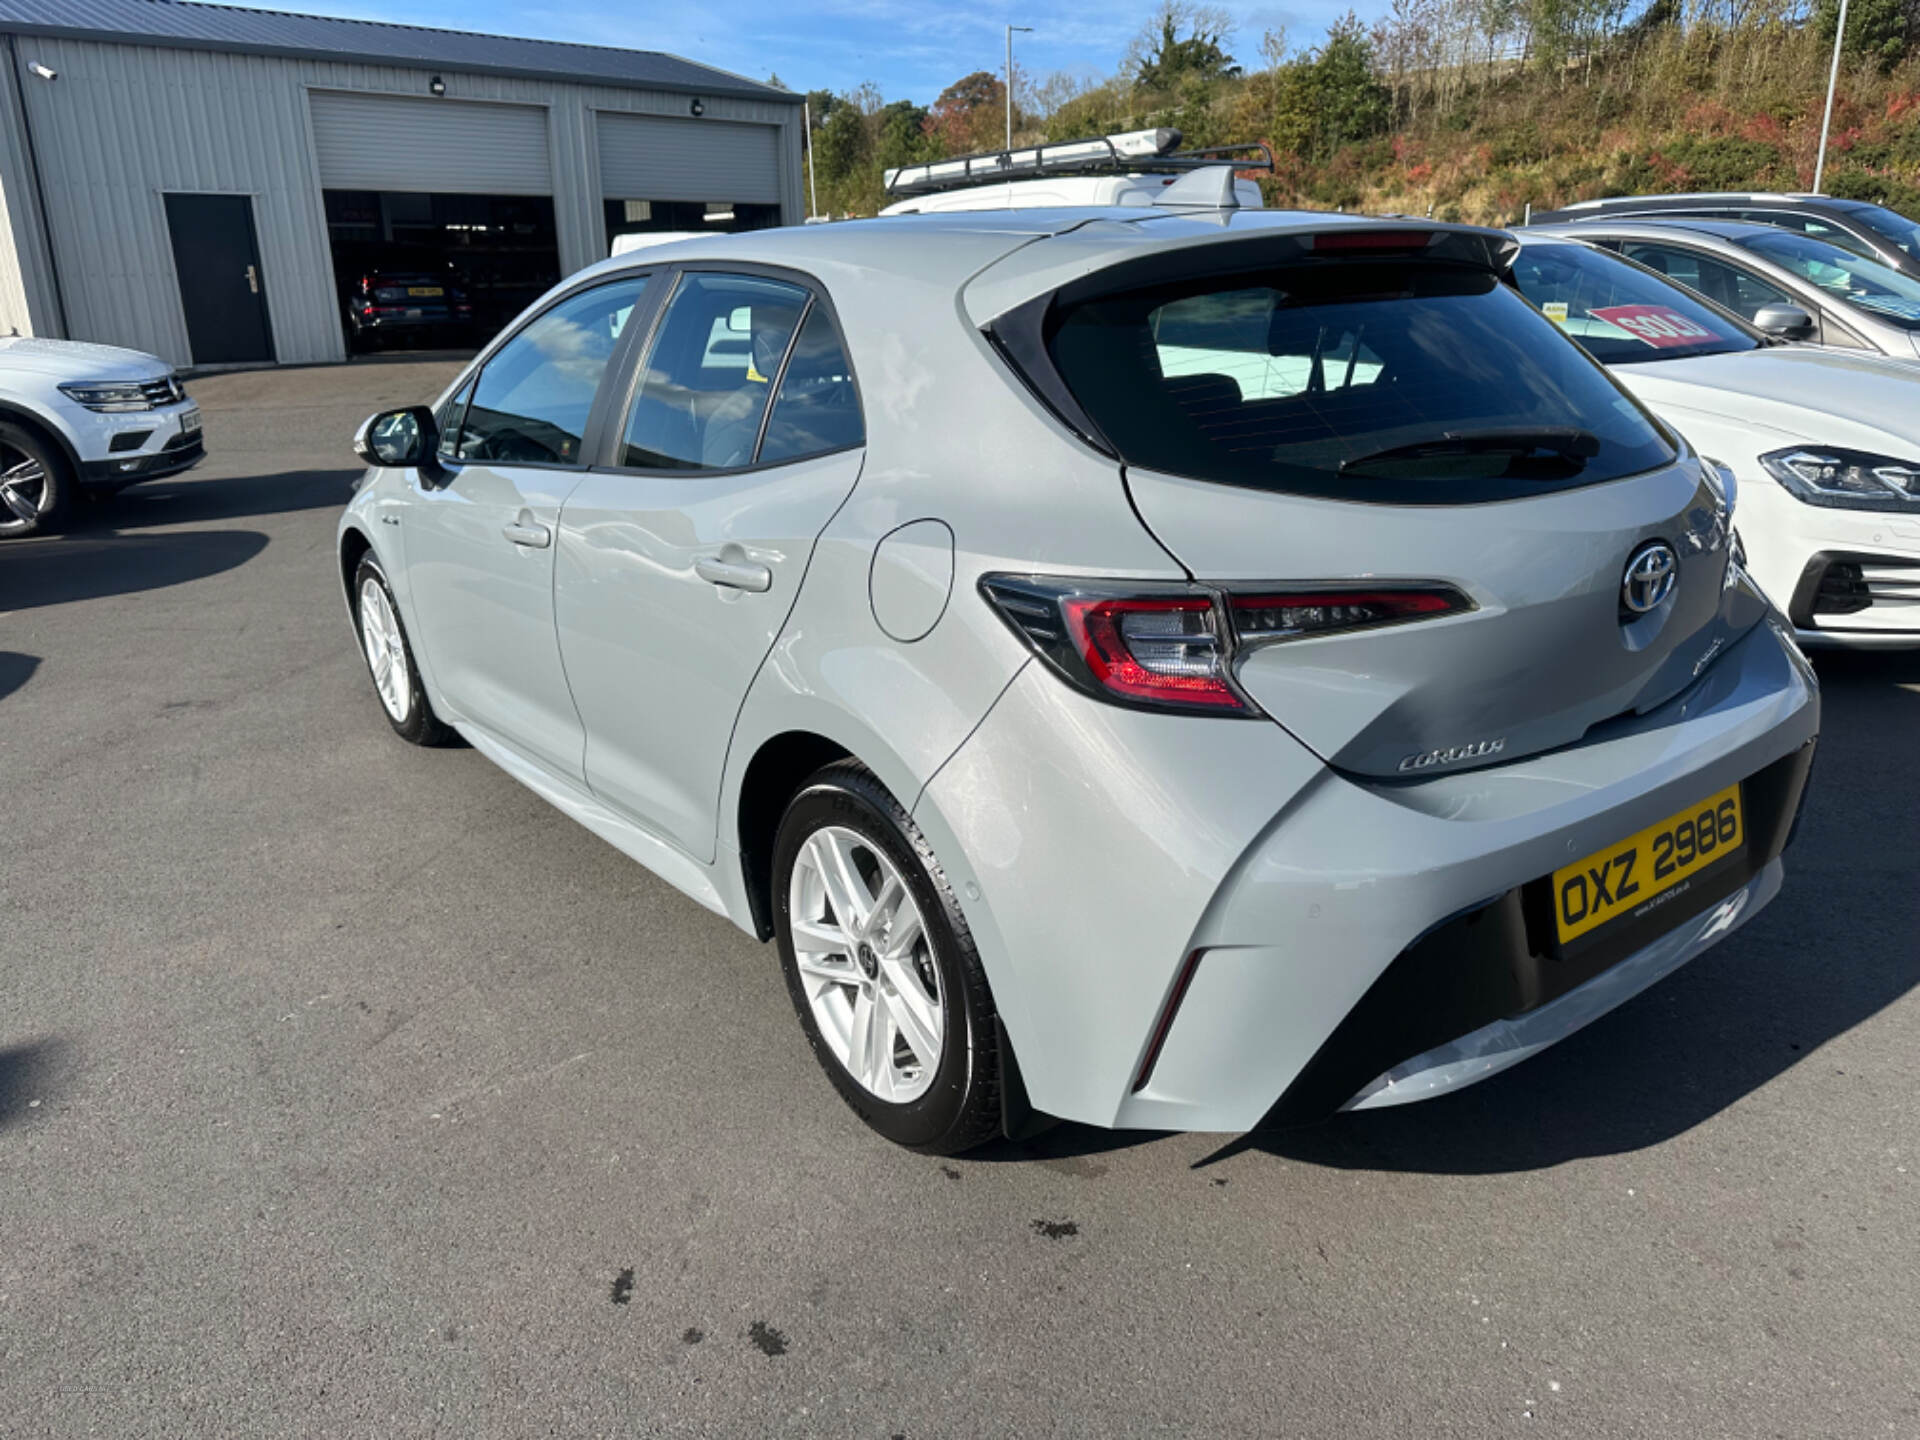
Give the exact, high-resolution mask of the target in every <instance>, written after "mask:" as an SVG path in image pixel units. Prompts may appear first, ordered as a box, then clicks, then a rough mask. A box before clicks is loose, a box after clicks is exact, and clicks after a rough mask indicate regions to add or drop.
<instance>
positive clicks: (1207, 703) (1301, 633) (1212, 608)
mask: <svg viewBox="0 0 1920 1440" xmlns="http://www.w3.org/2000/svg"><path fill="white" fill-rule="evenodd" d="M980 588H981V591H982V593H983V594H985V596H986V597H987V599H988V600H989V601H991V602H992V603H993V606H994V608H995V609H996V610H998V611H999V612H1000V616H1001V618H1002V619H1004V620H1005V621H1006V622H1007V623H1008V624H1009V625H1010V626H1012V627H1013V629H1014V631H1015V633H1016V634H1018V635H1019V636H1020V637H1021V639H1023V640H1025V641H1026V642H1027V644H1028V645H1029V646H1030V647H1031V648H1032V649H1033V650H1034V652H1035V653H1036V654H1038V655H1039V656H1040V657H1041V658H1042V659H1043V660H1045V661H1047V662H1048V663H1049V664H1050V665H1052V667H1053V668H1054V669H1055V670H1056V671H1058V672H1059V673H1060V675H1061V676H1062V677H1064V678H1065V679H1067V680H1068V681H1070V682H1071V683H1072V684H1074V685H1075V686H1077V687H1078V688H1080V689H1082V690H1084V691H1086V692H1087V693H1089V694H1091V695H1096V696H1098V697H1100V698H1101V699H1104V700H1110V701H1114V702H1116V703H1119V704H1123V705H1133V706H1142V707H1146V708H1150V709H1156V710H1189V711H1201V712H1206V713H1210V714H1215V715H1255V714H1258V713H1259V711H1258V709H1257V708H1256V707H1255V706H1254V704H1253V702H1252V701H1251V700H1250V699H1248V698H1247V696H1246V694H1245V693H1244V692H1243V691H1242V690H1241V689H1240V687H1239V686H1238V685H1237V684H1236V683H1235V681H1234V678H1233V662H1234V657H1235V655H1236V654H1237V653H1238V652H1240V651H1243V650H1245V649H1248V648H1251V647H1259V646H1265V645H1271V644H1277V643H1281V642H1284V641H1288V640H1304V639H1311V638H1313V637H1315V636H1324V635H1333V634H1338V633H1341V632H1344V631H1353V630H1364V629H1371V628H1374V627H1376V626H1381V625H1397V624H1401V623H1404V622H1406V621H1411V620H1425V619H1431V618H1433V617H1435V616H1440V615H1449V614H1454V613H1456V612H1459V611H1462V610H1471V609H1472V608H1473V602H1472V601H1470V600H1468V599H1467V597H1466V596H1464V595H1462V594H1461V593H1460V592H1459V591H1457V590H1453V589H1450V588H1448V587H1446V586H1443V585H1411V586H1406V587H1397V586H1396V587H1393V588H1381V589H1364V590H1363V589H1356V588H1354V587H1352V586H1341V585H1330V586H1325V587H1318V586H1316V587H1312V588H1303V589H1288V590H1286V591H1274V592H1266V591H1261V590H1249V591H1247V592H1245V593H1235V592H1230V591H1225V590H1214V589H1209V588H1205V587H1201V586H1196V585H1165V584H1162V585H1153V584H1132V585H1129V584H1126V583H1124V582H1121V583H1116V584H1108V583H1106V582H1090V581H1083V580H1054V579H1048V578H1046V577H1042V576H1028V575H989V576H987V577H985V578H984V579H983V580H982V581H981V582H980Z"/></svg>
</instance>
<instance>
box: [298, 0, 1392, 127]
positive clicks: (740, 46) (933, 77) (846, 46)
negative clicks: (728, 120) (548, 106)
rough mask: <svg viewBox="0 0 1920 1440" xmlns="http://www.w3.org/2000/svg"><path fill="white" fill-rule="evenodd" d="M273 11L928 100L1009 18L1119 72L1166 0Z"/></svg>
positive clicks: (305, 1) (1037, 47) (1250, 9)
mask: <svg viewBox="0 0 1920 1440" xmlns="http://www.w3.org/2000/svg"><path fill="white" fill-rule="evenodd" d="M1349 3H1350V0H1291V3H1289V4H1288V5H1286V6H1284V7H1282V6H1276V5H1273V4H1261V3H1252V4H1228V5H1225V6H1223V7H1222V8H1224V9H1226V10H1227V11H1229V13H1231V14H1232V15H1233V17H1234V19H1235V23H1236V25H1237V26H1238V29H1237V31H1236V34H1235V44H1234V45H1233V47H1232V48H1233V53H1234V54H1235V55H1236V56H1237V57H1238V58H1239V59H1240V60H1241V61H1242V62H1243V63H1244V62H1247V61H1252V60H1257V58H1258V56H1259V44H1260V36H1261V33H1262V32H1263V31H1265V30H1269V29H1274V28H1277V27H1284V28H1285V30H1286V33H1287V37H1288V40H1289V42H1290V43H1291V44H1292V45H1293V46H1294V47H1295V48H1301V47H1304V46H1306V45H1311V44H1314V43H1316V42H1317V41H1318V40H1319V38H1320V36H1321V34H1322V32H1323V31H1324V30H1325V28H1326V26H1327V24H1328V23H1329V22H1330V21H1332V20H1334V19H1336V18H1338V17H1339V16H1340V15H1342V14H1344V13H1345V12H1346V10H1347V9H1348V8H1349ZM269 8H272V9H276V10H302V11H307V12H309V13H312V14H320V15H342V16H350V17H352V18H354V19H358V20H387V21H397V22H400V23H403V24H409V25H437V26H441V27H443V28H446V29H454V30H484V31H491V32H494V33H497V34H503V35H531V36H535V37H537V38H540V39H545V40H577V41H583V42H585V43H587V44H592V45H618V46H623V47H626V48H630V49H635V50H666V51H670V52H672V53H673V54H676V55H684V56H685V57H686V58H688V59H689V60H698V61H701V62H702V63H704V64H708V65H717V66H719V67H720V68H722V69H724V70H734V71H738V72H740V73H742V74H745V75H750V76H753V77H754V78H756V79H765V78H766V76H767V73H768V72H769V71H773V72H775V73H777V74H778V75H779V76H780V78H781V79H782V80H783V81H785V82H786V83H787V84H788V85H790V86H792V87H793V88H795V89H807V90H811V89H819V88H823V87H824V88H826V89H832V90H851V89H853V88H854V87H855V86H857V85H859V84H860V83H861V82H862V81H867V80H871V81H873V82H874V84H876V85H878V86H879V87H880V89H881V91H882V93H883V94H885V96H886V97H887V99H889V100H899V99H910V100H918V101H919V102H921V103H922V104H926V103H928V102H930V101H931V100H932V99H933V98H934V96H935V95H937V94H939V92H940V91H941V90H942V89H944V88H945V87H946V86H947V85H948V84H949V83H950V82H951V81H953V80H956V79H958V78H959V77H960V76H961V75H964V74H966V73H967V72H968V71H971V70H994V71H998V70H999V69H1000V68H1001V67H1002V65H1003V64H1004V58H1003V57H1004V54H1005V43H1006V38H1005V31H1004V29H1003V27H1004V26H1005V25H1007V24H1008V23H1009V22H1011V23H1013V24H1016V25H1031V26H1033V27H1034V33H1033V34H1032V35H1016V36H1015V37H1014V46H1015V63H1016V64H1017V65H1018V66H1019V67H1020V68H1021V69H1022V70H1023V71H1027V72H1029V73H1036V74H1042V75H1044V74H1046V73H1049V72H1051V71H1055V70H1065V71H1069V72H1072V73H1075V74H1086V75H1089V76H1101V75H1106V74H1110V73H1112V71H1113V70H1114V68H1115V67H1116V66H1117V64H1118V62H1119V58H1120V55H1121V52H1122V51H1124V50H1125V49H1126V46H1127V41H1128V40H1129V39H1131V38H1132V36H1133V34H1134V33H1135V32H1136V31H1137V30H1138V29H1139V28H1140V26H1141V25H1142V24H1143V23H1144V22H1145V20H1146V18H1147V16H1148V15H1149V14H1150V13H1151V12H1152V10H1153V8H1154V7H1153V3H1152V0H1125V3H1119V4H1115V3H1112V0H1107V3H1095V0H1064V3H1056V4H1035V3H1022V4H1018V5H1011V6H1009V5H1004V4H1002V5H994V6H987V5H974V6H967V5H958V6H943V5H941V4H939V3H938V0H935V3H932V4H928V3H907V0H824V3H823V0H803V3H801V4H798V5H781V4H775V3H768V0H745V3H739V0H736V3H734V4H713V3H692V4H688V3H685V0H682V3H674V4H658V3H650V0H649V3H639V4H633V3H629V4H625V5H615V6H609V5H606V4H592V3H579V0H552V3H548V4H544V5H542V6H540V7H538V8H533V7H528V6H526V5H516V4H512V3H508V0H371V3H355V0H344V3H336V0H311V3H310V0H280V3H277V4H273V5H272V6H271V7H269ZM1385 8H1386V5H1385V0H1371V3H1362V4H1360V5H1359V9H1360V12H1361V14H1362V16H1363V17H1369V18H1370V17H1371V16H1372V15H1375V14H1378V13H1380V12H1382V11H1384V9H1385Z"/></svg>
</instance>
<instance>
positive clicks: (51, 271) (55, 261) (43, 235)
mask: <svg viewBox="0 0 1920 1440" xmlns="http://www.w3.org/2000/svg"><path fill="white" fill-rule="evenodd" d="M7 66H8V69H9V70H10V71H11V72H12V75H13V83H14V84H15V85H16V86H17V85H19V84H20V52H19V50H18V48H17V47H16V46H15V44H14V37H13V36H11V35H9V36H7ZM19 103H20V138H21V139H22V140H24V141H25V142H26V147H27V174H28V175H29V176H30V177H31V178H32V180H33V200H34V205H35V207H36V209H37V210H38V212H39V220H40V224H39V230H40V243H41V245H42V246H43V247H45V249H46V253H47V276H48V278H49V279H50V280H52V281H53V310H54V315H55V316H56V318H58V320H59V322H60V335H59V338H60V339H62V340H70V339H72V338H73V327H72V326H71V325H69V324H68V323H67V291H66V287H65V286H64V285H62V284H61V283H60V257H59V256H58V255H56V254H55V253H54V249H53V223H52V221H51V220H50V219H49V218H48V216H47V192H46V187H45V186H43V185H42V184H41V183H40V153H39V151H37V150H36V149H35V148H34V144H33V119H32V117H31V116H29V115H28V114H27V97H26V95H25V93H24V92H22V93H21V95H20V98H19Z"/></svg>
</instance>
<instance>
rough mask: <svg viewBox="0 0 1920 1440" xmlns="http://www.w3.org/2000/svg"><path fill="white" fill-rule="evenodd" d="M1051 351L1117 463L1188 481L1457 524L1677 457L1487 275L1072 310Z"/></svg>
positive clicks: (1211, 286)
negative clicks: (1457, 514) (1465, 514)
mask: <svg viewBox="0 0 1920 1440" xmlns="http://www.w3.org/2000/svg"><path fill="white" fill-rule="evenodd" d="M1049 343H1050V348H1051V353H1052V356H1053V360H1054V364H1055V366H1056V368H1057V369H1058V370H1059V372H1060V375H1061V377H1062V379H1064V380H1065V381H1066V384H1067V386H1068V388H1069V389H1070V390H1071V391H1072V392H1073V395H1074V398H1075V399H1076V400H1077V401H1078V402H1079V404H1080V405H1081V407H1082V408H1083V409H1084V410H1085V411H1086V412H1087V414H1088V416H1089V417H1090V418H1091V419H1092V420H1093V422H1094V423H1095V424H1096V425H1097V426H1098V427H1099V428H1100V430H1101V432H1102V433H1103V434H1104V436H1105V437H1106V439H1107V440H1108V441H1109V442H1110V443H1111V444H1112V445H1113V446H1114V447H1115V449H1116V450H1117V451H1118V452H1119V454H1120V456H1121V458H1122V459H1123V460H1125V461H1126V462H1127V463H1129V464H1132V465H1139V466H1144V467H1146V468H1148V469H1153V470H1160V471H1164V472H1166V473H1169V474H1174V475H1182V476H1190V477H1193V478H1196V479H1201V480H1213V481H1219V482H1222V483H1226V484H1232V485H1243V486H1249V487H1254V488H1258V489H1264V490H1280V491H1288V492H1291V493H1295V494H1303V495H1318V496H1326V497H1330V498H1336V499H1344V500H1362V501H1376V502H1389V503H1397V504H1460V503H1467V502H1470V501H1480V500H1499V499H1508V498H1512V497H1515V496H1520V495H1529V494H1538V493H1540V492H1542V491H1546V490H1553V489H1558V488H1563V487H1565V486H1569V485H1583V484H1592V483H1595V482H1598V481H1603V480H1611V479H1616V478H1618V477H1620V476H1623V475H1630V474H1635V473H1638V472H1640V471H1644V470H1650V469H1653V468H1654V467H1656V466H1659V465H1662V464H1665V463H1667V462H1668V461H1670V460H1672V459H1673V455H1674V452H1673V450H1672V448H1671V446H1670V445H1669V443H1668V441H1667V439H1666V437H1665V435H1664V434H1663V432H1661V431H1660V430H1659V429H1658V428H1657V427H1656V425H1655V424H1654V422H1653V421H1652V420H1651V419H1650V418H1649V417H1648V416H1647V415H1646V413H1645V412H1644V411H1642V410H1641V409H1640V408H1639V406H1638V405H1636V404H1635V403H1634V402H1633V401H1632V400H1630V399H1628V398H1627V396H1626V395H1625V393H1624V392H1623V391H1621V390H1620V389H1619V388H1618V387H1617V386H1616V385H1615V384H1614V383H1613V382H1612V381H1611V380H1610V379H1609V378H1608V377H1607V375H1606V372H1605V371H1603V370H1601V369H1600V368H1599V367H1598V366H1597V365H1596V364H1595V363H1594V362H1593V361H1592V360H1591V359H1590V358H1589V357H1588V356H1586V355H1584V354H1582V353H1581V351H1580V350H1579V349H1578V347H1576V346H1574V345H1571V344H1569V343H1568V342H1567V339H1566V337H1565V336H1563V335H1560V334H1558V333H1556V332H1555V329H1554V326H1553V324H1552V323H1551V322H1549V321H1547V320H1545V319H1543V318H1542V317H1541V315H1540V314H1539V313H1538V312H1537V311H1535V310H1534V309H1532V308H1531V307H1530V306H1529V305H1528V304H1527V303H1526V302H1525V301H1524V300H1522V299H1521V298H1520V297H1519V296H1518V295H1516V294H1514V293H1513V291H1512V290H1510V289H1508V288H1507V287H1506V286H1505V285H1502V284H1501V283H1500V282H1499V281H1498V280H1497V279H1496V278H1495V277H1494V276H1493V275H1491V274H1488V273H1486V272H1485V271H1479V270H1468V269H1464V268H1450V267H1445V266H1436V265H1431V264H1427V265H1421V264H1407V263H1394V262H1372V263H1368V262H1356V263H1341V264H1324V265H1312V266H1298V267H1286V268H1278V269H1274V270H1270V271H1265V272H1261V273H1259V274H1254V275H1246V274H1242V275H1232V276H1225V275H1209V276H1202V277H1196V278H1194V279H1193V280H1190V281H1185V282H1181V283H1179V284H1175V285H1170V286H1162V287H1156V288H1153V289H1148V290H1135V291H1128V292H1124V293H1120V294H1115V295H1107V296H1100V297H1098V298H1095V299H1090V300H1087V301H1083V302H1081V303H1079V304H1077V305H1073V306H1070V307H1068V308H1067V309H1065V311H1064V313H1062V314H1060V315H1058V316H1057V317H1056V318H1055V320H1054V321H1053V323H1052V325H1051V335H1050V342H1049Z"/></svg>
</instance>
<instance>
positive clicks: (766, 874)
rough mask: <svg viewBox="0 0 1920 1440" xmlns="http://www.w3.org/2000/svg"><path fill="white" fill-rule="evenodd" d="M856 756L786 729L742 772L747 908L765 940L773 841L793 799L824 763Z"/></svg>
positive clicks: (739, 809)
mask: <svg viewBox="0 0 1920 1440" xmlns="http://www.w3.org/2000/svg"><path fill="white" fill-rule="evenodd" d="M855 759H860V757H859V756H857V755H855V754H854V753H853V751H851V750H849V749H848V748H847V747H846V746H845V745H842V744H841V743H840V742H838V741H836V740H831V739H829V738H828V737H827V736H825V735H821V734H817V733H815V732H813V731H811V730H783V731H781V732H780V733H779V734H777V735H771V736H769V737H767V738H766V739H765V740H763V741H761V743H760V745H759V746H758V747H757V748H756V749H755V750H754V752H753V758H752V759H750V760H748V761H747V763H746V766H745V768H744V769H743V770H742V771H741V774H740V794H739V798H738V800H737V801H736V802H735V805H734V808H733V818H734V834H735V841H736V844H737V845H738V847H739V855H740V879H741V883H742V884H743V885H744V886H745V887H746V896H747V911H748V915H749V917H750V919H751V921H752V927H753V933H754V934H755V935H757V936H758V937H759V938H760V939H762V940H771V939H772V938H773V842H774V836H775V835H777V834H778V833H779V830H780V821H781V818H782V817H783V816H784V815H785V814H786V810H787V804H788V802H789V801H791V800H792V799H793V797H794V796H795V795H797V794H799V793H800V789H801V787H802V786H803V785H805V784H806V781H807V777H808V776H809V775H811V774H813V773H814V771H816V770H818V769H820V767H821V766H823V765H831V764H832V763H833V762H834V761H836V760H855ZM861 763H863V764H865V763H866V762H865V761H862V762H861ZM868 768H869V769H871V768H872V767H871V766H869V767H868ZM896 798H898V797H896Z"/></svg>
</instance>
